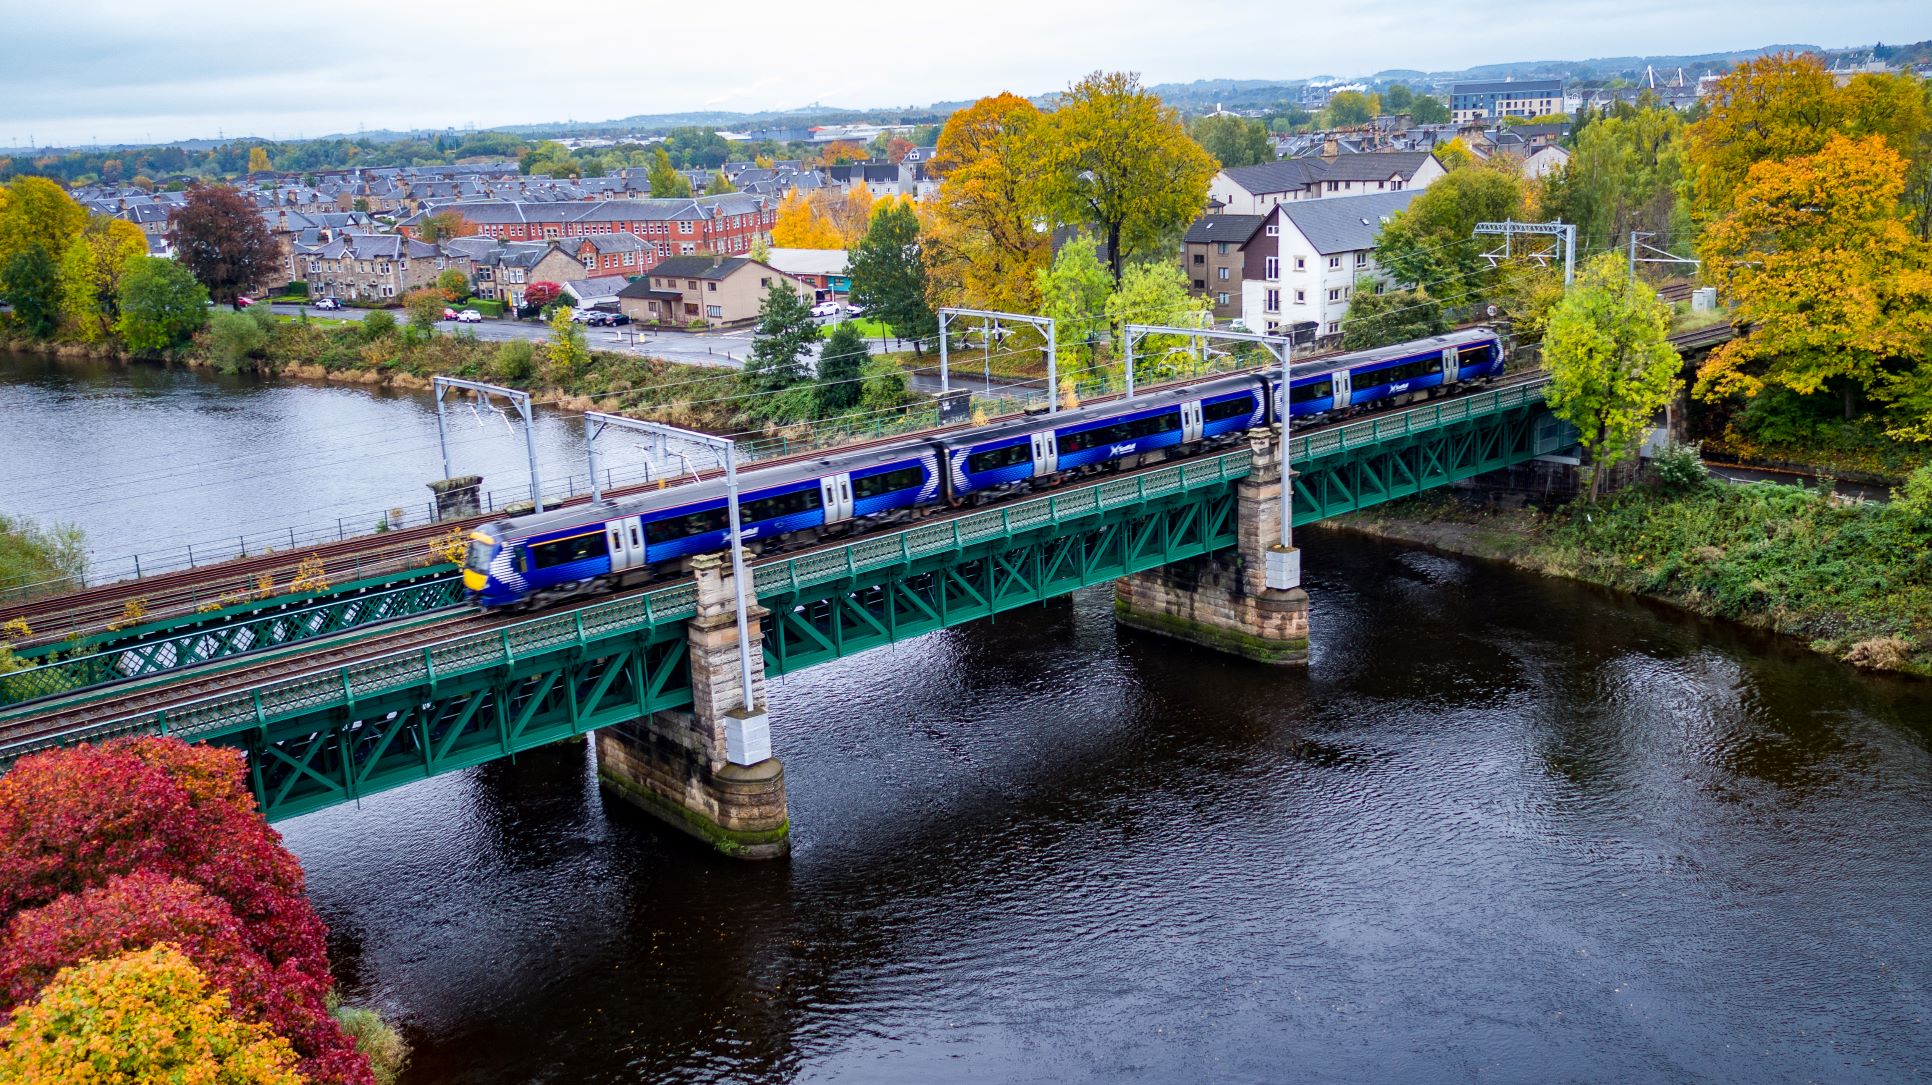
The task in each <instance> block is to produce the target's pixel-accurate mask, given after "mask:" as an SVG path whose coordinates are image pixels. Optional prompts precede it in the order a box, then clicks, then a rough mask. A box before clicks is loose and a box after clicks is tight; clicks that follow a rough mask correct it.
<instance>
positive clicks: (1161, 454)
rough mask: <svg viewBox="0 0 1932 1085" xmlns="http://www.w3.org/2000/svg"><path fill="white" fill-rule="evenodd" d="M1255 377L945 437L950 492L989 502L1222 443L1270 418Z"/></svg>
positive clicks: (950, 495)
mask: <svg viewBox="0 0 1932 1085" xmlns="http://www.w3.org/2000/svg"><path fill="white" fill-rule="evenodd" d="M1261 391H1262V386H1261V383H1260V381H1258V380H1257V379H1255V378H1254V377H1248V376H1236V377H1224V378H1222V379H1220V380H1213V381H1207V382H1205V383H1202V384H1195V385H1189V386H1187V387H1185V388H1175V389H1169V390H1166V391H1162V392H1156V393H1154V394H1152V395H1147V396H1137V397H1135V398H1133V399H1123V400H1114V401H1110V402H1106V403H1097V404H1094V405H1092V406H1089V407H1081V408H1078V409H1076V410H1072V411H1066V412H1063V413H1060V414H1041V415H1034V416H1032V417H1029V418H1024V419H1020V420H1017V421H1013V422H1007V423H1004V424H1001V425H997V426H991V427H986V428H982V429H978V430H974V431H973V432H971V433H968V434H960V435H958V436H956V437H947V438H941V439H940V440H939V442H938V446H939V448H940V450H941V455H942V456H943V458H944V460H945V465H946V481H947V487H948V489H947V496H948V498H949V499H950V500H951V501H952V502H953V503H954V504H959V503H962V502H966V501H971V502H974V503H978V502H983V501H986V500H989V499H991V498H992V497H995V496H997V495H998V494H1001V493H1006V492H1011V491H1014V490H1017V489H1022V488H1029V487H1031V486H1034V485H1039V484H1042V483H1045V482H1048V481H1051V480H1054V479H1059V478H1064V477H1066V476H1068V475H1070V474H1073V473H1076V472H1080V473H1087V472H1091V471H1094V470H1098V469H1103V468H1119V467H1133V466H1139V465H1140V464H1143V463H1149V462H1157V461H1158V460H1160V459H1164V458H1166V456H1167V455H1168V454H1169V452H1170V450H1174V449H1179V448H1183V447H1190V446H1197V445H1204V444H1209V443H1220V442H1221V441H1223V440H1225V439H1226V438H1228V437H1229V436H1231V435H1236V434H1240V433H1242V432H1245V431H1247V430H1248V429H1250V428H1252V427H1254V426H1257V425H1260V424H1261V422H1262V420H1263V419H1264V418H1266V417H1267V408H1266V405H1265V404H1263V403H1262V402H1261Z"/></svg>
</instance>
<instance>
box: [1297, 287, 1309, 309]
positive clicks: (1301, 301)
mask: <svg viewBox="0 0 1932 1085" xmlns="http://www.w3.org/2000/svg"><path fill="white" fill-rule="evenodd" d="M1295 304H1296V305H1306V304H1308V294H1307V293H1306V292H1305V291H1301V290H1297V291H1295Z"/></svg>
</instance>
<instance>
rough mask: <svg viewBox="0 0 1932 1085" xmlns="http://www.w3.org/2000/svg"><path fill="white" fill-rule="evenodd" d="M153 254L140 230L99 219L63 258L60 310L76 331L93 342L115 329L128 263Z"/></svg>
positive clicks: (92, 219) (76, 238)
mask: <svg viewBox="0 0 1932 1085" xmlns="http://www.w3.org/2000/svg"><path fill="white" fill-rule="evenodd" d="M147 251H148V242H147V238H145V237H143V236H142V235H141V229H140V227H138V226H136V225H134V224H133V223H131V222H127V221H124V220H122V219H115V218H108V217H107V216H105V215H93V216H90V217H89V218H88V221H87V227H86V228H85V229H83V230H82V231H81V232H80V233H78V234H75V235H74V239H73V240H72V241H70V242H68V244H67V251H66V252H65V253H62V254H61V257H60V268H59V275H60V308H61V313H62V314H63V315H64V316H65V318H66V321H67V323H68V325H69V326H70V327H72V328H73V330H74V332H75V334H77V335H79V336H80V337H81V338H82V339H85V340H88V341H89V342H92V341H94V340H97V339H100V338H102V337H104V336H106V335H107V334H108V333H109V332H111V331H113V329H114V316H115V312H116V298H118V297H119V295H120V290H121V275H122V273H123V272H124V271H126V269H127V262H128V261H129V260H132V259H133V258H135V257H137V256H145V255H147Z"/></svg>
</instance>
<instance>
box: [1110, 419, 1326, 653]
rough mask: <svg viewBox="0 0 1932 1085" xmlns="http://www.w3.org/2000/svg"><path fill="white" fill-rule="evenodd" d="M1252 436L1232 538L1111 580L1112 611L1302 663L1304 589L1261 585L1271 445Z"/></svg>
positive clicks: (1275, 508)
mask: <svg viewBox="0 0 1932 1085" xmlns="http://www.w3.org/2000/svg"><path fill="white" fill-rule="evenodd" d="M1251 443H1252V446H1253V449H1254V468H1253V470H1252V472H1251V473H1250V474H1249V475H1248V477H1247V478H1244V479H1242V480H1241V482H1240V483H1239V484H1238V485H1237V486H1236V490H1235V495H1236V500H1237V503H1238V506H1239V512H1238V526H1237V535H1238V536H1239V541H1238V542H1237V543H1236V544H1235V546H1234V547H1233V548H1232V549H1229V550H1223V551H1220V552H1218V553H1214V554H1208V555H1205V556H1203V557H1198V558H1190V559H1188V560H1186V561H1179V562H1175V563H1174V564H1172V565H1164V566H1162V567H1160V568H1158V569H1150V570H1148V571H1147V572H1144V573H1136V574H1134V575H1133V576H1127V577H1122V578H1121V579H1119V580H1116V581H1115V582H1114V616H1115V618H1116V619H1117V620H1118V621H1119V622H1120V623H1121V624H1122V625H1125V626H1127V627H1128V628H1130V629H1138V630H1143V631H1145V632H1149V633H1158V634H1161V635H1162V636H1168V637H1174V638H1177V639H1179V640H1184V641H1188V642H1189V643H1192V644H1198V645H1201V646H1203V647H1206V648H1213V649H1215V650H1216V651H1221V652H1227V653H1230V654H1232V655H1238V656H1241V657H1243V658H1246V659H1252V660H1256V661H1258V662H1262V663H1274V664H1279V665H1284V666H1294V665H1305V664H1307V662H1308V593H1307V592H1305V591H1302V590H1301V588H1299V587H1295V588H1286V589H1281V588H1271V587H1269V586H1268V574H1267V568H1268V552H1269V550H1270V549H1273V548H1274V547H1275V545H1276V543H1277V542H1279V541H1280V538H1281V511H1280V510H1281V506H1280V504H1279V502H1280V501H1281V468H1280V461H1279V460H1278V459H1277V458H1276V457H1277V451H1276V449H1277V446H1276V443H1275V441H1274V439H1273V437H1272V436H1270V435H1267V434H1256V435H1255V437H1254V438H1253V440H1252V442H1251ZM1278 556H1279V555H1278ZM1297 579H1298V578H1297ZM1290 582H1291V583H1292V582H1293V581H1290Z"/></svg>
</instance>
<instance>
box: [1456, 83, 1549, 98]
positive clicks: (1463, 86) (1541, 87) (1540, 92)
mask: <svg viewBox="0 0 1932 1085" xmlns="http://www.w3.org/2000/svg"><path fill="white" fill-rule="evenodd" d="M1510 92H1514V93H1515V95H1516V96H1517V97H1519V98H1528V97H1530V96H1532V95H1534V96H1535V97H1538V98H1540V97H1543V96H1544V95H1546V94H1548V95H1561V94H1562V93H1563V80H1561V79H1516V80H1508V79H1505V80H1500V81H1494V80H1492V81H1490V82H1486V83H1457V84H1456V85H1454V86H1452V87H1450V88H1449V93H1451V94H1496V93H1510Z"/></svg>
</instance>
